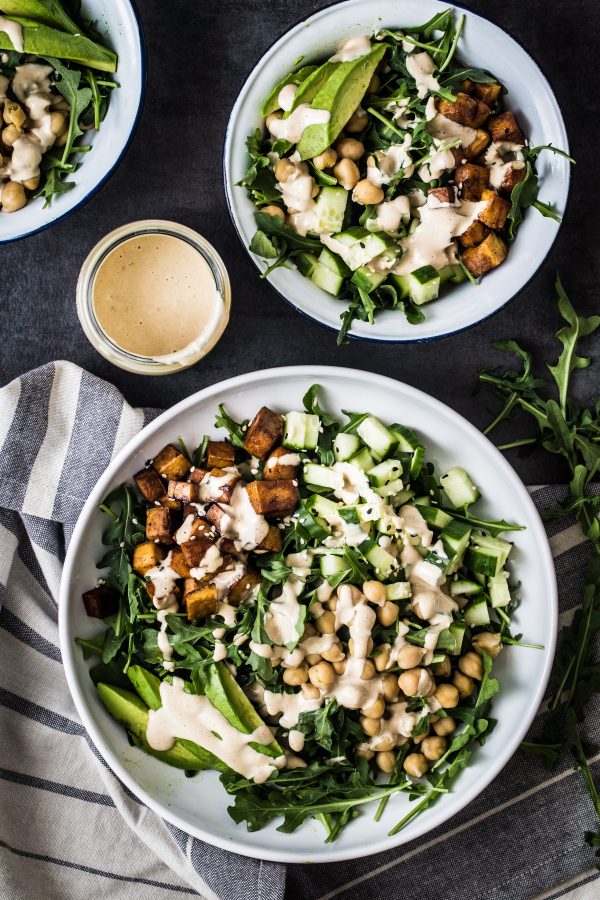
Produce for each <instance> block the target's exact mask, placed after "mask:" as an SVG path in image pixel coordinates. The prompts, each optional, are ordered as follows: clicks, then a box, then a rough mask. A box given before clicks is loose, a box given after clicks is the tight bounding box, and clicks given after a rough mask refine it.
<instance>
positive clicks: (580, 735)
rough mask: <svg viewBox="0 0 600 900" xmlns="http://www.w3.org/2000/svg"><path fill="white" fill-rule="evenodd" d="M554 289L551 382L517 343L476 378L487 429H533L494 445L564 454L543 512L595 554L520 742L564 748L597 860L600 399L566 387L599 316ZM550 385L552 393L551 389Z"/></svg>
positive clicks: (553, 756)
mask: <svg viewBox="0 0 600 900" xmlns="http://www.w3.org/2000/svg"><path fill="white" fill-rule="evenodd" d="M556 292H557V304H558V310H559V312H560V315H561V316H562V318H563V319H564V321H565V324H564V325H563V327H562V328H561V329H560V330H559V331H558V332H557V335H556V336H557V338H558V340H559V341H560V342H561V344H562V350H561V353H560V355H559V357H558V360H557V361H556V363H555V364H554V365H549V366H548V369H549V371H550V374H551V376H552V382H550V383H548V378H547V377H546V378H541V377H538V376H537V375H536V374H534V371H533V360H532V357H531V354H530V353H529V352H527V351H526V350H524V349H523V348H522V347H521V346H520V345H519V344H518V343H517V342H516V341H503V342H499V343H497V344H495V346H496V347H497V348H498V349H500V350H505V351H508V352H510V353H513V354H514V355H515V356H516V357H517V360H518V362H519V363H520V368H517V369H505V370H491V369H485V370H483V371H482V372H481V374H480V376H479V377H480V382H481V384H483V385H486V386H487V387H489V388H491V389H492V390H493V391H494V392H495V393H496V394H498V395H499V396H500V397H501V398H502V399H503V405H502V407H501V409H500V411H499V412H498V414H497V415H496V416H495V417H494V419H493V421H492V422H491V423H490V424H489V425H488V427H487V428H486V430H485V433H486V434H489V433H490V432H492V431H493V430H494V429H495V428H496V427H497V426H498V425H500V424H501V423H502V422H508V421H512V420H513V419H514V417H515V414H516V413H519V412H522V413H525V416H526V417H529V418H530V419H532V420H533V422H534V424H535V428H536V432H537V433H536V434H535V435H525V436H523V437H516V438H514V439H512V440H510V441H508V442H505V443H503V444H500V445H499V448H500V449H501V450H509V449H512V448H519V447H531V448H543V449H544V450H546V451H548V452H550V453H553V454H556V455H559V456H562V457H563V459H564V460H565V463H566V465H567V468H568V471H569V476H570V481H569V488H568V497H567V499H566V501H565V502H564V503H563V504H562V505H561V506H560V507H558V508H555V509H549V510H546V512H545V514H544V517H545V518H546V519H554V518H557V517H561V516H567V515H574V516H575V517H576V519H577V521H578V522H579V524H580V525H581V528H582V530H583V532H584V534H585V535H586V537H587V538H588V540H589V541H590V542H591V544H592V546H593V548H594V550H595V552H596V554H597V555H596V556H595V557H594V558H593V560H592V562H591V563H590V564H589V566H588V568H587V571H586V574H585V578H584V587H583V597H582V605H581V608H580V609H578V610H577V612H576V613H575V616H574V618H573V621H572V623H571V625H568V626H565V627H564V628H563V629H562V632H561V635H560V643H559V648H558V653H557V656H556V661H555V666H554V671H553V673H552V676H551V680H550V688H551V695H550V700H549V703H548V707H549V710H550V715H549V717H548V719H547V721H546V724H545V726H544V729H543V732H542V735H541V737H540V738H537V739H533V740H531V741H526V742H525V743H524V744H523V748H524V749H525V750H526V751H527V752H529V753H534V754H539V755H541V756H542V757H544V759H545V760H546V762H547V763H548V765H550V766H552V765H554V764H556V762H557V761H558V760H559V758H560V757H561V755H562V753H563V751H564V750H565V749H569V751H570V752H571V755H572V756H573V760H574V764H575V767H576V768H577V769H579V770H580V771H581V773H582V775H583V778H584V782H585V785H586V789H587V791H588V793H589V796H590V799H591V802H592V806H593V809H594V811H595V814H596V828H595V831H588V832H586V834H585V839H586V841H587V842H588V843H589V844H590V846H591V847H593V848H598V849H597V850H596V856H597V857H598V858H599V859H600V799H599V796H598V786H597V785H596V783H595V781H594V778H593V776H592V772H591V769H590V766H589V763H588V759H587V756H588V755H589V754H588V753H587V752H586V743H585V737H584V731H583V730H584V723H585V716H586V709H587V704H588V702H589V701H590V699H592V698H597V696H598V694H599V693H600V664H599V663H598V662H597V659H596V657H595V642H596V641H597V638H598V635H600V520H599V515H600V495H598V493H596V492H595V489H594V486H595V483H596V482H597V481H598V480H600V478H599V472H600V397H599V398H597V399H596V400H595V402H594V405H593V407H588V406H582V405H581V404H580V403H578V402H577V401H576V400H575V399H574V397H573V396H572V391H571V379H572V376H573V374H574V373H575V372H576V371H577V370H578V369H585V368H587V367H588V366H589V365H590V363H591V359H590V357H588V356H581V355H580V351H579V342H580V341H581V340H582V339H583V338H586V337H588V336H589V335H591V334H593V333H594V332H595V331H596V330H597V329H598V328H599V327H600V316H597V315H592V316H578V315H577V313H576V311H575V309H574V308H573V305H572V304H571V302H570V300H569V298H568V296H567V294H566V292H565V290H564V288H563V286H562V283H561V281H560V279H557V281H556ZM552 389H553V390H554V393H555V396H554V397H553V396H550V395H549V394H550V391H552ZM599 865H600V862H599Z"/></svg>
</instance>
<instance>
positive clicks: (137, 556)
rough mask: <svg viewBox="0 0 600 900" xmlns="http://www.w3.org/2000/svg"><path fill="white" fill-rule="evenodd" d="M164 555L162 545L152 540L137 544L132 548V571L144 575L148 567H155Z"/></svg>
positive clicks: (148, 569)
mask: <svg viewBox="0 0 600 900" xmlns="http://www.w3.org/2000/svg"><path fill="white" fill-rule="evenodd" d="M163 556H164V551H163V549H162V547H159V546H158V544H155V543H154V542H153V541H152V542H150V541H149V542H147V543H144V544H138V545H137V547H134V548H133V561H132V566H133V571H134V572H136V573H137V574H138V575H141V576H142V577H143V576H144V575H146V573H147V572H149V571H150V569H155V568H156V566H158V565H159V564H160V562H161V561H162V559H163Z"/></svg>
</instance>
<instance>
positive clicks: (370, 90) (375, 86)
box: [367, 75, 381, 94]
mask: <svg viewBox="0 0 600 900" xmlns="http://www.w3.org/2000/svg"><path fill="white" fill-rule="evenodd" d="M380 87H381V78H380V77H379V75H373V77H372V78H371V80H370V82H369V84H368V85H367V94H376V93H377V91H378V90H379V88H380Z"/></svg>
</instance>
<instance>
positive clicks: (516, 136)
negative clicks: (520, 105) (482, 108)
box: [488, 111, 525, 144]
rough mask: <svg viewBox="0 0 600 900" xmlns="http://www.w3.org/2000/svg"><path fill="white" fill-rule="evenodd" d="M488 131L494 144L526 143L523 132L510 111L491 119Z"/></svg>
mask: <svg viewBox="0 0 600 900" xmlns="http://www.w3.org/2000/svg"><path fill="white" fill-rule="evenodd" d="M488 129H489V132H490V134H491V136H492V140H493V141H494V142H496V141H506V142H508V143H509V144H524V143H525V139H524V137H523V132H522V131H521V129H520V128H519V126H518V125H517V120H516V119H515V117H514V115H513V114H512V113H511V112H510V111H507V112H503V113H500V115H499V116H494V117H493V118H491V119H490V121H489V122H488Z"/></svg>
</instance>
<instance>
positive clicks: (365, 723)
mask: <svg viewBox="0 0 600 900" xmlns="http://www.w3.org/2000/svg"><path fill="white" fill-rule="evenodd" d="M359 721H360V727H361V728H362V730H363V731H364V733H365V734H367V735H368V736H369V737H375V735H377V734H379V732H380V731H381V719H370V718H369V717H368V716H361V717H360V719H359Z"/></svg>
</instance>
